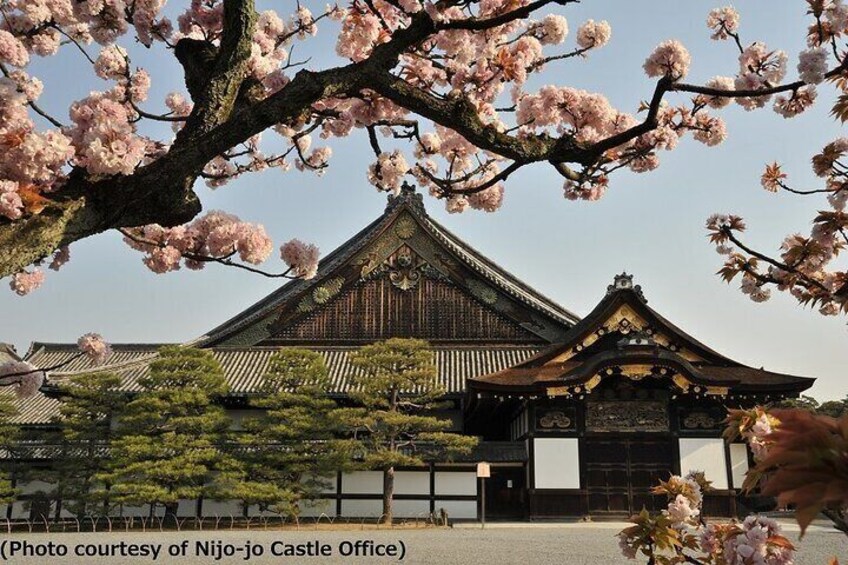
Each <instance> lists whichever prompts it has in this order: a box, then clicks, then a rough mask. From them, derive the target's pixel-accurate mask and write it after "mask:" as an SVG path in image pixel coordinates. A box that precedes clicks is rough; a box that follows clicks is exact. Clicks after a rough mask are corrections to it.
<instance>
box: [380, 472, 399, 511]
mask: <svg viewBox="0 0 848 565" xmlns="http://www.w3.org/2000/svg"><path fill="white" fill-rule="evenodd" d="M394 495H395V468H394V467H389V468H388V469H384V470H383V516H382V518H380V522H381V523H383V524H389V525H391V523H392V499H393V498H394Z"/></svg>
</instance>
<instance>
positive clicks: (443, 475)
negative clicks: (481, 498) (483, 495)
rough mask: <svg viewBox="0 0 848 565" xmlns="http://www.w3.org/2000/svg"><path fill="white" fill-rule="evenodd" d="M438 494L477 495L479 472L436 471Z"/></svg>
mask: <svg viewBox="0 0 848 565" xmlns="http://www.w3.org/2000/svg"><path fill="white" fill-rule="evenodd" d="M435 481H436V484H435V487H436V495H437V496H438V495H440V494H449V495H459V494H467V495H470V496H477V473H476V472H475V471H467V472H463V471H456V472H453V473H447V472H439V471H436V479H435Z"/></svg>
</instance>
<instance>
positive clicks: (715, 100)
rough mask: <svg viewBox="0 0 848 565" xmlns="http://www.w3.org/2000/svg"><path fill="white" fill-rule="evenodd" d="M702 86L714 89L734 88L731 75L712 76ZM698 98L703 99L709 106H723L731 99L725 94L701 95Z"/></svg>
mask: <svg viewBox="0 0 848 565" xmlns="http://www.w3.org/2000/svg"><path fill="white" fill-rule="evenodd" d="M704 86H706V87H707V88H714V89H716V90H733V89H734V88H735V84H734V80H733V78H731V77H721V76H717V77H713V78H711V79H710V80H708V81H707V82H706V83H704ZM700 99H702V100H704V102H705V103H706V104H707V105H709V106H710V107H711V108H716V109H718V108H724V107H725V106H727V105H729V104H730V103H731V102H732V101H733V99H732V98H728V97H726V96H706V95H703V96H701V97H700Z"/></svg>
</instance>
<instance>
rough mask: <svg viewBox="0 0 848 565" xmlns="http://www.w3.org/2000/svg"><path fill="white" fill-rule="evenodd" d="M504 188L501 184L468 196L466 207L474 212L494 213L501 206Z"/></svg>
mask: <svg viewBox="0 0 848 565" xmlns="http://www.w3.org/2000/svg"><path fill="white" fill-rule="evenodd" d="M503 197H504V187H503V185H502V184H501V183H498V184H496V185H494V186H491V187H489V188H487V189H486V190H481V191H480V192H477V193H474V194H469V195H468V205H469V206H471V208H473V209H475V210H485V211H486V212H495V211H497V210H498V209H500V207H501V206H502V205H503Z"/></svg>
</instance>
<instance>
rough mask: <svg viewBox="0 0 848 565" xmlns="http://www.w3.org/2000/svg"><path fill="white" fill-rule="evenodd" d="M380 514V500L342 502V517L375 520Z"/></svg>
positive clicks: (381, 510) (381, 509)
mask: <svg viewBox="0 0 848 565" xmlns="http://www.w3.org/2000/svg"><path fill="white" fill-rule="evenodd" d="M382 513H383V501H382V500H342V516H346V517H349V518H350V517H356V518H377V517H378V516H380V515H381V514H382Z"/></svg>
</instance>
